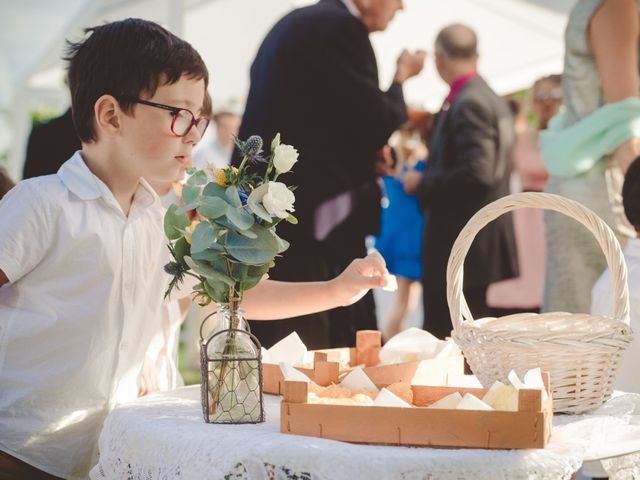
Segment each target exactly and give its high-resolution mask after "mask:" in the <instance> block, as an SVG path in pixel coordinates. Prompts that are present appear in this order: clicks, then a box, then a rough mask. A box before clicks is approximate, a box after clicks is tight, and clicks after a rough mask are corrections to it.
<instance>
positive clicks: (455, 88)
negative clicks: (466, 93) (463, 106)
mask: <svg viewBox="0 0 640 480" xmlns="http://www.w3.org/2000/svg"><path fill="white" fill-rule="evenodd" d="M477 76H478V73H477V72H471V73H465V74H464V75H460V76H459V77H458V78H456V79H455V80H454V81H453V83H451V90H449V95H447V98H446V101H447V102H449V103H451V102H452V101H453V99H454V98H456V96H457V95H458V94H459V93H460V91H461V90H462V89H463V87H464V86H465V85H466V84H467V83H469V82H470V81H471V80H473V79H474V78H475V77H477Z"/></svg>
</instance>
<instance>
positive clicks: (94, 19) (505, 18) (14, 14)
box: [0, 0, 575, 178]
mask: <svg viewBox="0 0 640 480" xmlns="http://www.w3.org/2000/svg"><path fill="white" fill-rule="evenodd" d="M313 1H314V0H56V1H55V2H50V1H47V0H21V1H20V2H14V1H11V0H0V12H1V14H0V152H2V151H3V150H7V148H8V147H10V148H11V154H10V155H9V171H10V174H11V175H12V176H13V177H14V178H18V177H19V172H20V170H21V166H22V163H23V161H24V149H25V143H26V138H27V136H28V133H29V128H30V112H31V110H32V109H33V108H37V107H41V106H42V105H48V106H50V108H54V109H56V110H60V111H62V110H63V108H64V107H65V106H66V104H68V96H67V94H66V90H65V86H64V83H63V77H64V63H63V62H62V60H61V56H62V54H63V51H64V45H65V39H71V40H74V39H78V38H81V36H82V29H83V28H85V27H88V26H92V25H97V24H100V23H103V22H105V21H112V20H115V19H121V18H127V17H141V18H147V19H149V20H153V21H156V22H159V23H161V24H163V25H165V26H167V27H168V28H169V29H171V30H172V31H174V32H175V33H177V34H178V35H180V36H182V37H183V38H185V39H186V40H188V41H189V42H191V43H192V44H193V46H194V47H195V48H196V49H197V50H198V51H199V52H200V54H201V55H202V57H203V59H204V61H205V63H206V64H207V66H208V67H209V70H210V73H211V87H210V90H211V94H212V96H213V99H214V108H215V104H223V103H226V102H228V101H230V100H231V99H242V98H244V97H245V95H246V93H247V90H248V87H249V67H250V65H251V62H252V60H253V57H254V55H255V52H256V51H257V49H258V47H259V45H260V42H261V41H262V39H263V38H264V36H265V35H266V33H267V32H268V31H269V29H270V28H271V26H272V25H273V24H274V23H275V22H276V21H277V20H278V19H279V18H280V17H282V16H283V15H284V14H285V13H286V12H288V11H289V10H291V9H293V8H296V7H298V6H303V5H306V4H310V3H313ZM573 3H575V0H448V1H447V2H441V1H437V0H404V10H403V11H401V12H398V13H397V14H396V18H395V19H394V21H393V22H392V23H391V25H390V27H389V28H388V29H387V30H386V31H385V32H380V33H374V34H373V35H372V42H373V45H374V49H375V51H376V55H377V58H378V68H379V72H380V82H381V86H382V87H383V88H384V87H386V86H387V85H388V84H389V83H390V82H391V78H392V77H393V73H394V71H395V60H396V58H397V56H398V54H399V53H400V51H401V50H402V49H403V48H409V49H411V50H413V49H417V48H421V49H425V50H427V51H428V52H431V51H432V50H433V47H432V45H433V41H434V39H435V36H436V35H437V33H438V31H439V30H440V29H441V28H442V27H443V26H445V25H447V24H449V23H453V22H462V23H466V24H468V25H469V26H471V27H472V28H474V29H475V30H476V32H477V33H478V38H479V51H480V64H479V69H480V73H481V74H482V75H483V76H484V77H485V78H486V79H487V80H488V82H489V83H490V84H491V85H492V86H493V87H494V88H495V89H496V91H497V92H498V93H502V94H506V93H510V92H513V91H517V90H521V89H524V88H527V87H528V86H530V85H531V83H532V82H533V81H534V80H535V79H536V78H538V77H539V76H542V75H546V74H549V73H558V72H560V71H561V69H562V56H563V52H564V46H563V31H564V27H565V24H566V18H567V13H568V11H569V9H570V8H571V6H572V5H573ZM249 12H250V13H249ZM446 91H447V87H446V85H444V84H443V83H442V81H441V80H440V79H439V78H438V76H437V72H436V71H435V67H434V65H433V61H432V57H431V56H430V58H429V60H428V61H427V64H426V66H425V70H424V71H423V73H422V74H421V75H420V76H419V77H416V78H415V79H411V80H410V81H408V82H407V84H406V85H405V97H406V99H407V101H408V103H409V104H411V105H413V106H416V107H422V108H427V109H430V110H435V109H437V108H438V106H439V105H440V103H441V101H442V98H443V97H444V96H445V95H446ZM1 117H4V125H3V119H2V118H1ZM7 131H9V132H10V133H9V134H7ZM3 142H4V144H3Z"/></svg>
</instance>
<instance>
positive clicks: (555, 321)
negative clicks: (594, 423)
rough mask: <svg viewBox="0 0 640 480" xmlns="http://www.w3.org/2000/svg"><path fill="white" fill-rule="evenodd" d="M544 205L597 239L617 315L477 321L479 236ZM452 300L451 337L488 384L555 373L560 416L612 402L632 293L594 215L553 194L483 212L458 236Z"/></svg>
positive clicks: (612, 242)
mask: <svg viewBox="0 0 640 480" xmlns="http://www.w3.org/2000/svg"><path fill="white" fill-rule="evenodd" d="M519 208H542V209H548V210H555V211H556V212H560V213H563V214H565V215H567V216H569V217H571V218H573V219H575V220H577V221H578V222H580V223H582V224H583V225H584V226H585V227H587V228H588V229H589V230H590V231H591V233H592V234H593V235H594V236H595V237H596V240H597V241H598V243H599V244H600V247H601V248H602V250H603V251H604V255H605V257H606V259H607V263H608V264H609V269H610V270H611V276H612V279H613V286H614V299H613V300H614V312H613V316H612V318H610V317H603V316H599V315H589V314H570V313H565V312H552V313H544V314H541V315H538V314H534V313H526V314H516V315H509V316H506V317H501V318H483V319H480V320H474V319H473V317H472V316H471V312H470V311H469V307H468V305H467V302H466V300H465V298H464V295H463V293H462V285H463V265H464V259H465V256H466V255H467V252H468V251H469V247H470V246H471V243H472V242H473V239H474V238H475V236H476V234H477V233H478V231H479V230H480V229H482V227H484V226H485V225H486V224H488V223H489V222H490V221H492V220H494V219H495V218H497V217H499V216H500V215H502V214H503V213H506V212H509V211H512V210H516V209H519ZM447 301H448V302H449V309H450V311H451V319H452V322H453V332H452V336H453V339H454V340H455V341H456V343H457V344H458V345H459V346H460V349H461V350H462V352H463V353H464V355H465V357H466V358H467V361H468V362H469V365H470V366H471V369H472V370H473V372H474V373H475V374H476V376H477V377H478V379H479V380H480V381H481V382H482V384H483V385H484V386H485V387H488V386H489V385H491V384H492V383H493V382H494V381H496V380H502V381H505V380H506V379H507V375H508V373H509V371H510V370H511V369H513V370H515V371H516V373H518V374H519V375H522V374H523V373H524V372H526V371H527V370H528V369H530V368H535V367H541V368H542V370H543V371H549V372H550V374H551V387H552V389H553V401H554V405H553V406H554V411H556V412H565V413H575V414H577V413H584V412H588V411H590V410H593V409H594V408H596V407H598V406H600V405H601V404H602V403H603V402H605V401H606V400H608V399H609V397H610V396H611V392H612V390H613V381H614V379H615V376H616V374H617V372H618V367H619V365H620V359H621V356H622V354H623V352H624V351H625V349H626V348H627V347H628V346H629V344H630V343H631V340H632V339H633V335H632V333H631V329H630V327H629V292H628V287H627V271H626V267H625V264H624V259H623V256H622V251H621V249H620V245H619V244H618V241H617V239H616V238H615V236H614V234H613V232H612V231H611V229H610V228H609V227H608V226H607V225H606V224H605V223H604V222H603V221H602V220H601V219H600V218H599V217H598V216H597V215H596V214H595V213H593V212H592V211H591V210H589V209H587V208H586V207H584V206H582V205H580V204H579V203H577V202H574V201H573V200H569V199H567V198H564V197H561V196H558V195H551V194H548V193H519V194H516V195H511V196H508V197H504V198H501V199H500V200H497V201H495V202H493V203H491V204H489V205H487V206H485V207H484V208H483V209H481V210H480V211H478V212H477V213H476V214H475V215H474V216H473V217H472V218H471V219H470V220H469V222H468V223H467V224H466V225H465V227H464V228H463V229H462V231H461V232H460V235H458V238H457V239H456V242H455V243H454V245H453V248H452V250H451V256H450V257H449V264H448V266H447Z"/></svg>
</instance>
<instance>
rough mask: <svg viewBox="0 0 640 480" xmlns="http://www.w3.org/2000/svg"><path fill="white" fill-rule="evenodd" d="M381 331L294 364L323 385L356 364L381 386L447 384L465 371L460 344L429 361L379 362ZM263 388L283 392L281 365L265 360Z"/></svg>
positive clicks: (360, 333) (369, 332) (367, 332)
mask: <svg viewBox="0 0 640 480" xmlns="http://www.w3.org/2000/svg"><path fill="white" fill-rule="evenodd" d="M381 344H382V340H381V334H380V332H379V331H377V330H360V331H358V332H357V333H356V346H355V348H354V347H351V348H331V349H324V350H316V351H313V352H312V353H313V365H309V366H295V368H296V369H297V370H299V371H301V372H302V373H304V374H305V375H306V376H307V377H309V379H311V380H313V381H314V382H315V383H317V384H318V385H321V386H327V385H331V384H337V383H339V382H340V379H341V378H342V377H343V376H344V375H345V374H346V373H348V372H349V371H351V370H352V369H353V368H354V367H356V366H360V365H362V366H364V372H365V373H366V374H367V376H368V377H369V378H370V379H371V380H372V381H373V383H374V384H375V385H376V386H377V387H378V388H383V387H386V386H388V385H391V384H392V383H397V382H407V383H412V382H414V383H419V384H422V385H425V384H427V385H445V384H447V383H448V380H449V378H450V377H457V376H459V375H462V374H463V373H464V358H463V357H462V354H461V353H460V350H459V349H458V348H457V346H455V345H453V348H452V350H451V351H450V352H449V354H448V355H446V356H441V357H438V358H432V359H427V360H412V361H405V362H402V363H394V364H387V365H383V364H380V359H379V354H380V350H381ZM262 368H263V390H264V392H265V393H271V394H275V395H282V394H283V393H284V390H283V385H284V376H283V374H282V370H281V369H280V366H279V365H277V364H273V363H263V365H262Z"/></svg>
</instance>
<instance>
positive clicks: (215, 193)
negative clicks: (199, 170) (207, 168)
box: [202, 182, 227, 199]
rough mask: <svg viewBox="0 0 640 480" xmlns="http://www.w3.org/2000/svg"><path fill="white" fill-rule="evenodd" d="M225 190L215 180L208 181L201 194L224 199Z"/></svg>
mask: <svg viewBox="0 0 640 480" xmlns="http://www.w3.org/2000/svg"><path fill="white" fill-rule="evenodd" d="M225 192H226V189H225V188H224V187H223V186H221V185H218V184H217V183H215V182H210V183H209V184H208V185H207V186H206V187H204V190H203V191H202V195H204V196H206V197H219V198H224V199H226V198H227V197H226V195H225Z"/></svg>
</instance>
